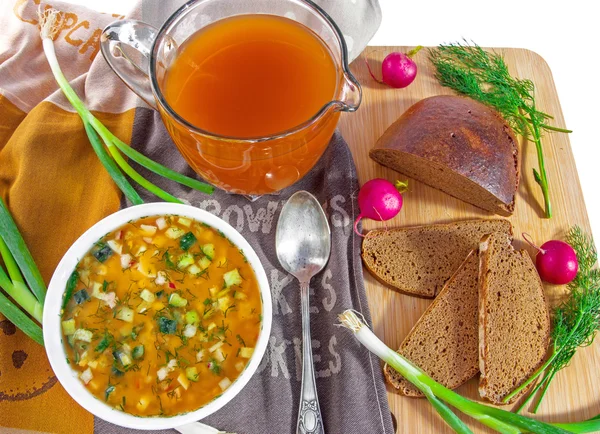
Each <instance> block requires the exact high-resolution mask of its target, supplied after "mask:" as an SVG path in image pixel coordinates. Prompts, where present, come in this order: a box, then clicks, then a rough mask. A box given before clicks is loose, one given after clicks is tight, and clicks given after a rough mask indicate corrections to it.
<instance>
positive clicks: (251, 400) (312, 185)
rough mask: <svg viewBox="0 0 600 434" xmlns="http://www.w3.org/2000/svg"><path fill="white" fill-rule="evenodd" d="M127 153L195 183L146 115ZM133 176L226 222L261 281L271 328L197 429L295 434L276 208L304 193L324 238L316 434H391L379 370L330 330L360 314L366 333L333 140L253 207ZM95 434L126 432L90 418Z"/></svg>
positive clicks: (315, 328)
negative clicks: (233, 392)
mask: <svg viewBox="0 0 600 434" xmlns="http://www.w3.org/2000/svg"><path fill="white" fill-rule="evenodd" d="M132 146H133V147H134V148H136V149H137V150H139V151H141V152H143V153H144V154H146V155H148V156H149V157H150V158H152V159H154V160H156V161H159V162H161V163H163V164H165V165H167V166H169V167H171V168H173V169H175V170H178V171H180V172H182V173H185V174H187V175H190V176H195V175H194V173H193V172H192V170H191V169H190V168H189V166H188V165H187V164H186V163H185V161H184V160H183V158H182V157H181V156H180V154H179V153H178V152H177V150H176V148H175V145H174V144H173V143H172V142H171V139H170V138H169V136H168V134H167V132H166V130H165V128H164V126H163V124H162V122H161V120H160V117H159V115H158V113H156V112H154V111H152V110H149V109H137V110H136V115H135V121H134V128H133V137H132ZM139 170H140V172H142V174H143V175H144V176H146V177H147V178H148V179H150V180H151V181H153V182H156V183H157V184H158V185H160V186H161V187H164V188H167V189H168V190H169V191H170V192H172V193H173V194H174V195H175V196H177V197H180V198H182V199H184V200H186V201H188V202H189V203H190V204H191V205H193V206H196V207H199V208H203V209H206V210H207V211H209V212H211V213H213V214H215V215H217V216H219V217H221V218H222V219H224V220H225V221H227V222H229V223H230V224H231V225H232V226H233V227H235V228H236V229H237V230H238V231H239V232H240V233H241V234H242V235H244V237H246V239H247V240H248V242H249V243H250V244H251V245H252V247H253V248H254V249H255V250H256V252H257V254H258V256H259V258H260V260H261V262H262V264H263V266H264V268H265V271H266V273H267V276H268V277H269V279H270V285H271V292H272V300H273V328H272V332H271V337H270V340H269V346H268V348H267V351H266V353H265V356H264V358H263V360H262V362H261V364H260V367H259V369H258V372H257V374H256V375H254V377H253V378H252V379H251V380H250V382H249V383H248V385H247V386H246V387H245V388H244V389H243V390H242V392H241V393H240V394H239V395H238V396H237V397H236V398H234V399H233V400H232V401H231V402H230V403H229V404H227V405H226V406H224V407H223V408H222V409H221V410H219V411H218V412H216V413H215V414H213V415H212V416H210V417H208V418H206V419H204V420H203V421H202V422H203V423H207V424H209V425H211V426H214V427H216V428H219V429H221V430H227V431H230V432H236V433H238V434H267V433H273V434H287V433H295V427H296V418H297V414H298V403H299V395H300V379H301V358H300V355H301V338H302V334H301V320H300V316H301V314H300V288H299V284H298V281H297V280H296V279H295V278H293V277H292V276H291V275H289V274H287V273H286V272H285V271H284V270H283V269H282V268H281V266H280V264H279V262H278V260H277V257H276V253H275V246H274V244H275V228H276V225H277V219H278V217H279V213H280V211H281V208H282V206H283V204H284V203H285V201H286V200H287V199H288V198H289V196H290V195H291V194H293V193H294V192H296V191H298V190H307V191H310V192H312V193H313V194H315V195H316V197H317V198H318V200H319V202H320V203H321V204H322V205H323V206H324V208H325V211H326V213H327V215H328V218H329V223H330V227H331V231H332V250H331V258H330V260H329V263H328V264H327V266H326V268H325V269H324V270H323V271H322V272H321V273H319V274H318V275H317V276H316V277H315V278H314V279H313V280H312V283H311V332H312V338H313V354H314V361H315V370H316V375H317V387H318V393H319V402H320V405H321V411H322V413H323V418H324V425H325V431H326V432H327V433H340V434H371V433H372V434H378V433H388V434H392V433H393V432H394V431H393V428H392V420H391V415H390V410H389V408H388V402H387V397H386V390H385V385H384V380H383V376H382V372H381V366H380V363H379V361H378V360H377V359H376V358H375V357H373V356H372V355H371V354H370V353H369V352H368V351H367V350H365V349H364V347H362V346H360V344H358V342H357V341H356V339H355V338H354V337H353V336H352V335H351V333H350V332H349V331H348V330H346V329H342V328H339V327H335V325H334V324H335V323H337V314H339V313H340V312H342V311H343V310H345V309H350V308H351V309H356V310H358V311H360V312H362V313H363V315H364V316H365V317H366V318H367V320H368V321H369V323H370V314H369V308H368V304H367V299H366V295H365V288H364V286H363V273H362V265H361V260H360V255H359V252H360V240H359V239H358V237H356V236H355V235H354V234H353V231H352V224H353V222H354V219H355V218H356V216H357V213H358V209H357V205H356V199H355V198H356V192H357V191H358V188H359V186H358V181H357V176H356V168H355V166H354V162H353V160H352V155H351V154H350V151H349V149H348V146H347V144H346V142H345V141H344V140H343V138H342V137H341V136H340V135H339V133H336V135H335V136H334V137H333V139H332V141H331V143H330V145H329V147H328V148H327V150H326V151H325V153H324V155H323V156H322V158H321V159H320V160H319V162H318V163H317V165H316V166H315V167H314V168H313V169H312V170H311V171H310V172H309V173H308V174H307V175H306V176H305V177H304V178H303V179H302V180H300V181H299V182H297V183H296V184H294V185H293V186H291V187H289V188H287V189H286V190H284V191H283V192H282V193H281V194H279V195H277V196H273V195H270V196H263V197H261V198H259V199H258V200H256V201H254V202H250V201H248V199H246V198H245V197H242V196H238V195H231V194H228V193H225V192H223V191H220V190H217V191H215V193H214V194H213V195H212V196H206V195H204V194H202V193H199V192H197V191H192V190H190V189H189V188H187V187H181V186H179V187H178V186H176V185H175V184H174V183H172V182H170V181H164V180H162V179H159V178H157V177H155V176H153V175H152V174H151V173H149V172H147V171H145V170H144V169H143V168H139ZM140 194H141V195H142V197H143V199H144V200H145V201H155V200H156V198H155V197H152V196H151V195H149V194H147V193H146V194H145V193H144V192H141V191H140ZM122 205H123V206H126V205H127V204H126V203H125V202H123V204H122ZM95 431H96V432H98V433H115V434H124V433H129V432H131V430H128V429H125V428H120V427H117V426H114V425H111V424H109V423H107V422H104V421H102V420H100V419H98V418H96V420H95Z"/></svg>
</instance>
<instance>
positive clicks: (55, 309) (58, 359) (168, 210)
mask: <svg viewBox="0 0 600 434" xmlns="http://www.w3.org/2000/svg"><path fill="white" fill-rule="evenodd" d="M166 214H173V215H180V216H185V217H191V218H193V219H195V220H197V221H200V222H203V223H206V224H208V225H210V226H212V227H213V228H215V229H217V230H220V231H222V232H223V233H224V234H225V236H226V237H228V238H229V239H230V240H231V241H232V242H233V243H234V244H235V245H236V246H238V247H240V248H241V249H243V250H244V254H245V255H246V258H247V259H248V262H249V263H250V265H251V266H252V268H253V269H254V273H255V274H256V279H257V280H258V286H259V289H260V295H261V298H262V309H263V312H262V318H263V320H262V325H261V331H260V335H259V337H258V341H257V344H256V347H255V350H254V354H253V355H252V357H251V358H250V361H249V362H248V365H247V367H246V369H245V370H244V371H243V372H242V373H241V374H240V376H239V377H238V378H237V379H236V380H235V381H234V382H233V383H232V384H231V386H229V388H227V390H225V392H224V393H223V394H222V395H221V396H219V397H218V398H216V399H214V400H213V401H211V402H209V403H208V404H206V405H204V406H202V407H200V408H199V409H198V410H196V411H192V412H189V413H185V414H180V415H178V416H172V417H139V416H134V415H131V414H127V413H124V412H122V411H119V410H115V409H113V408H112V407H110V406H108V405H107V404H105V403H104V402H102V401H100V400H99V399H97V398H95V397H94V396H93V395H92V394H91V393H90V392H88V391H87V389H86V388H85V387H84V385H83V384H82V383H81V381H80V380H79V378H77V374H76V372H75V371H74V370H73V369H71V367H70V366H69V365H68V364H67V361H66V353H65V350H64V347H63V343H62V331H61V318H60V308H61V302H62V295H63V292H64V290H65V287H66V283H67V279H68V278H69V276H70V275H71V273H72V272H73V270H74V269H75V266H76V265H77V263H78V262H79V260H80V259H81V258H82V257H83V256H84V255H85V254H86V253H87V252H88V251H89V250H90V249H91V247H92V246H93V245H94V243H95V242H96V241H98V239H100V238H101V237H102V236H104V235H105V234H107V233H109V232H111V231H113V230H114V229H117V228H118V227H120V226H122V225H124V224H125V223H127V222H128V221H129V220H135V219H139V218H141V217H145V216H153V215H166ZM272 320H273V313H272V305H271V292H270V289H269V283H268V280H267V275H266V273H265V270H264V268H263V266H262V265H261V263H260V260H259V259H258V256H257V255H256V252H255V251H254V249H252V247H251V246H250V244H248V242H247V241H246V240H245V239H244V237H242V236H241V235H240V234H239V233H238V232H237V231H236V230H235V229H234V228H233V227H231V226H230V225H229V224H227V223H225V222H224V221H223V220H221V219H220V218H218V217H216V216H214V215H212V214H210V213H209V212H207V211H203V210H201V209H199V208H194V207H192V206H188V205H180V204H172V203H164V202H162V203H148V204H144V205H137V206H132V207H130V208H126V209H123V210H121V211H118V212H116V213H114V214H111V215H109V216H108V217H106V218H104V219H102V220H101V221H99V222H98V223H96V224H95V225H94V226H92V227H91V228H90V229H88V230H87V231H86V232H85V233H84V234H83V235H82V236H81V237H79V239H78V240H77V241H75V243H74V244H73V245H72V246H71V248H69V250H68V251H67V253H65V255H64V257H63V258H62V260H61V261H60V263H59V264H58V267H57V268H56V270H55V271H54V275H53V276H52V280H51V281H50V285H49V287H48V294H47V296H46V303H45V306H44V318H43V326H44V327H43V329H44V343H45V347H46V353H47V354H48V359H49V360H50V364H51V365H52V369H53V370H54V373H55V374H56V376H57V378H58V380H59V381H60V383H61V384H62V386H63V387H64V388H65V389H66V391H67V392H68V393H69V395H71V397H73V399H74V400H75V401H77V402H78V403H79V404H80V405H81V406H82V407H83V408H85V409H86V410H87V411H89V412H90V413H92V414H94V415H95V416H98V417H99V418H102V419H104V420H106V421H108V422H111V423H114V424H116V425H120V426H124V427H128V428H136V429H145V430H150V429H167V428H173V427H177V426H181V425H185V424H187V423H190V422H194V421H197V420H199V419H202V418H204V417H206V416H208V415H210V414H212V413H214V412H215V411H217V410H219V409H220V408H221V407H223V406H224V405H225V404H227V403H228V402H229V401H231V399H233V397H234V396H236V395H237V394H238V393H239V392H240V391H241V390H242V388H243V387H244V386H245V385H246V384H247V383H248V381H249V380H250V377H252V375H253V374H254V373H255V372H256V369H257V368H258V365H259V363H260V361H261V359H262V357H263V355H264V352H265V350H266V348H267V342H268V340H269V334H270V332H271V322H272Z"/></svg>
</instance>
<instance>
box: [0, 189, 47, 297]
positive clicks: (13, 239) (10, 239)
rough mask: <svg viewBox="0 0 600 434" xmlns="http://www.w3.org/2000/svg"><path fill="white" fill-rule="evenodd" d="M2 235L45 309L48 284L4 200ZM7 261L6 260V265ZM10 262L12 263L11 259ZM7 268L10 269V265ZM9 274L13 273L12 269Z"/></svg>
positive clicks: (0, 213) (0, 221) (0, 214)
mask: <svg viewBox="0 0 600 434" xmlns="http://www.w3.org/2000/svg"><path fill="white" fill-rule="evenodd" d="M0 234H2V235H1V237H2V238H3V240H4V243H6V246H7V247H8V250H9V251H10V253H11V255H12V257H13V258H14V262H16V264H17V265H18V266H19V268H20V269H21V272H22V273H23V275H24V276H25V280H26V281H27V284H28V285H29V288H30V289H31V292H33V295H35V298H37V300H38V301H39V302H40V305H42V307H44V298H45V297H46V284H45V283H44V279H43V278H42V275H41V274H40V271H39V270H38V267H37V265H35V262H34V260H33V257H32V256H31V253H30V252H29V249H28V248H27V245H25V241H24V240H23V237H22V236H21V233H20V232H19V229H18V228H17V225H16V224H15V221H14V220H13V218H12V216H11V215H10V212H9V211H8V208H7V207H6V205H5V204H4V201H3V200H2V198H0ZM3 257H4V255H3ZM6 260H7V259H6V258H4V261H5V263H6ZM8 261H9V262H10V259H8ZM7 267H9V265H8V264H7ZM11 267H12V266H11ZM12 272H14V270H13V271H12ZM9 273H11V270H10V268H9Z"/></svg>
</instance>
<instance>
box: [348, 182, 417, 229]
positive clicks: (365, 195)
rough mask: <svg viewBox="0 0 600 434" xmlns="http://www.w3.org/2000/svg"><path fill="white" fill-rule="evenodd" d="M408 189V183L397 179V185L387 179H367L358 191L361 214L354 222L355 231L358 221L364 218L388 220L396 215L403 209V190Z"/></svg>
mask: <svg viewBox="0 0 600 434" xmlns="http://www.w3.org/2000/svg"><path fill="white" fill-rule="evenodd" d="M405 190H406V183H405V182H400V181H396V185H394V184H392V183H391V182H390V181H388V180H387V179H381V178H375V179H371V180H370V181H367V182H366V183H365V184H364V185H363V186H362V187H361V189H360V191H359V192H358V207H359V208H360V214H359V215H358V217H357V218H356V221H355V222H354V232H356V234H357V235H359V236H361V237H364V235H362V234H361V233H360V232H358V222H359V221H360V220H361V219H362V218H365V217H366V218H369V219H371V220H377V221H380V222H381V221H386V220H389V219H391V218H394V217H396V215H398V213H399V212H400V210H401V209H402V195H401V194H400V193H401V192H403V191H405Z"/></svg>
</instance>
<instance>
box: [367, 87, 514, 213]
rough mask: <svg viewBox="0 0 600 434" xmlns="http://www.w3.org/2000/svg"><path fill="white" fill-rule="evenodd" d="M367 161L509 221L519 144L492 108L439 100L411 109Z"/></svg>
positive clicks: (445, 98)
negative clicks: (374, 162) (504, 217)
mask: <svg viewBox="0 0 600 434" xmlns="http://www.w3.org/2000/svg"><path fill="white" fill-rule="evenodd" d="M369 156H370V157H371V158H372V159H373V160H375V161H377V162H378V163H380V164H383V165H384V166H387V167H389V168H391V169H394V170H396V171H398V172H400V173H403V174H404V175H407V176H409V177H411V178H413V179H416V180H418V181H421V182H423V183H425V184H427V185H430V186H432V187H434V188H437V189H439V190H442V191H444V192H446V193H448V194H450V195H452V196H454V197H456V198H458V199H460V200H463V201H465V202H468V203H470V204H473V205H475V206H477V207H479V208H483V209H485V210H487V211H491V212H493V213H496V214H500V215H504V216H508V215H511V214H512V213H513V211H514V208H515V194H516V191H517V186H518V184H519V164H518V161H519V159H518V149H517V139H516V138H515V135H514V133H513V131H512V129H511V128H510V127H509V126H508V124H507V123H506V121H504V119H503V118H502V117H501V116H500V114H498V112H496V111H495V110H493V109H491V108H490V107H488V106H486V105H484V104H482V103H480V102H477V101H474V100H472V99H470V98H466V97H461V96H451V95H439V96H433V97H430V98H425V99H423V100H421V101H419V102H417V103H416V104H414V105H413V106H412V107H410V108H409V109H408V110H407V111H406V112H405V113H404V114H403V115H402V116H401V117H400V118H399V119H398V120H397V121H396V122H394V123H393V124H392V125H391V126H390V127H389V128H388V129H387V130H386V131H385V133H384V134H383V135H382V136H381V137H380V138H379V140H378V141H377V144H376V145H375V148H373V149H372V150H371V151H370V152H369Z"/></svg>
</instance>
